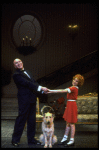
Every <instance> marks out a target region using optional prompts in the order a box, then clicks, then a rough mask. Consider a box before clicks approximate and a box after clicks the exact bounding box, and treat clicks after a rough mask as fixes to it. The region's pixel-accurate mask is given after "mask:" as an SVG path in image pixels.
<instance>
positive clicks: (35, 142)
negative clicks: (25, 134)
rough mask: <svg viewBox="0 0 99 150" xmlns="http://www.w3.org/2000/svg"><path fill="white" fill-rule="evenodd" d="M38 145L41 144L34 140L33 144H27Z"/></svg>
mask: <svg viewBox="0 0 99 150" xmlns="http://www.w3.org/2000/svg"><path fill="white" fill-rule="evenodd" d="M34 144H35V145H40V144H41V143H40V142H39V141H38V140H34V141H33V142H31V143H29V144H28V145H34Z"/></svg>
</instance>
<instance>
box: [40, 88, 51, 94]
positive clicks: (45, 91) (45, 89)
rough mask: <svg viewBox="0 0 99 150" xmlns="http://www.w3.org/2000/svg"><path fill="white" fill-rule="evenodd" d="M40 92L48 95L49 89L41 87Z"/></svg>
mask: <svg viewBox="0 0 99 150" xmlns="http://www.w3.org/2000/svg"><path fill="white" fill-rule="evenodd" d="M41 90H42V91H44V93H45V94H48V92H49V89H48V88H47V87H41Z"/></svg>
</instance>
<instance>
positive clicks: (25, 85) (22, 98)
mask: <svg viewBox="0 0 99 150" xmlns="http://www.w3.org/2000/svg"><path fill="white" fill-rule="evenodd" d="M13 64H14V67H15V69H16V72H15V73H14V74H13V79H14V82H15V84H16V86H17V88H18V93H17V97H18V106H19V110H18V117H17V118H16V121H15V126H14V132H13V135H12V144H13V145H14V146H19V142H20V138H21V135H22V132H23V129H24V126H25V123H26V121H27V139H28V144H29V145H31V144H40V143H39V142H38V141H37V140H35V139H34V136H35V127H36V92H37V91H39V92H40V91H44V92H45V93H46V92H47V91H48V88H46V87H42V86H40V85H39V84H38V83H37V82H36V81H35V80H34V79H33V77H32V75H31V74H30V72H28V71H25V70H24V66H23V62H22V60H20V59H19V58H16V59H15V60H14V61H13Z"/></svg>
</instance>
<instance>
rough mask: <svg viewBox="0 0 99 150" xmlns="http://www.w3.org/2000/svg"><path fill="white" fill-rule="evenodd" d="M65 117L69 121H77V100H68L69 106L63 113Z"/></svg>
mask: <svg viewBox="0 0 99 150" xmlns="http://www.w3.org/2000/svg"><path fill="white" fill-rule="evenodd" d="M63 118H64V120H65V121H67V122H68V123H76V122H77V104H76V101H67V106H66V109H65V111H64V114H63Z"/></svg>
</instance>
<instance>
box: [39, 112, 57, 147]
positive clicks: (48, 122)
mask: <svg viewBox="0 0 99 150" xmlns="http://www.w3.org/2000/svg"><path fill="white" fill-rule="evenodd" d="M53 120H54V117H53V114H52V113H49V112H47V113H45V114H44V118H43V122H42V131H43V134H41V135H40V142H41V143H42V145H44V148H47V147H48V145H49V147H50V148H52V145H53V144H54V143H56V142H57V137H56V136H55V135H54V123H53Z"/></svg>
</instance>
